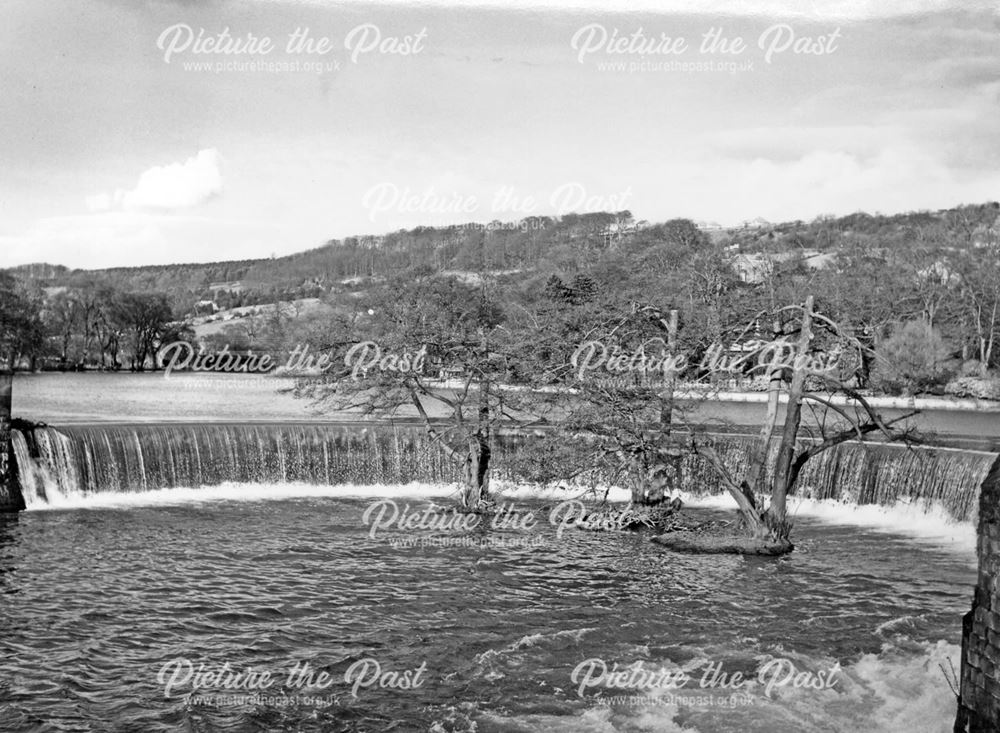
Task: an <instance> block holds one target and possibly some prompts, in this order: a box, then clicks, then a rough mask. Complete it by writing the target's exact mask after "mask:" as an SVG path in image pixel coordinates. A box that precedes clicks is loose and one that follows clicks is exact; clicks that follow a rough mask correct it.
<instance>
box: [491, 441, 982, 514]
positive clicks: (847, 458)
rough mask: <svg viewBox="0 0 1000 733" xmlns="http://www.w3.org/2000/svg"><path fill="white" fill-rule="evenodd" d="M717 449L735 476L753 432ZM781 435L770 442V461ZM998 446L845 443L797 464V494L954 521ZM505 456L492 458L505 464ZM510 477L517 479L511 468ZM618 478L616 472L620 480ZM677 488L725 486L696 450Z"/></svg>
mask: <svg viewBox="0 0 1000 733" xmlns="http://www.w3.org/2000/svg"><path fill="white" fill-rule="evenodd" d="M530 439H531V438H530V437H527V436H523V435H521V436H508V437H507V438H506V440H505V441H502V442H503V443H504V447H505V449H506V450H507V451H508V452H509V451H516V450H517V446H518V445H521V444H523V443H524V442H525V441H527V440H530ZM713 443H714V447H715V449H716V452H717V453H718V454H719V456H720V458H721V459H722V462H723V463H724V464H725V465H726V468H727V469H729V471H730V473H731V474H732V475H734V476H740V475H741V474H742V471H743V470H744V469H745V467H746V466H748V465H749V464H750V462H751V460H752V457H753V454H754V451H755V450H756V446H757V438H756V437H749V436H738V435H733V436H725V437H719V438H715V439H714V440H713ZM778 446H779V441H778V440H775V441H774V442H773V443H772V444H771V453H772V455H771V459H772V460H770V461H768V465H772V466H773V465H774V461H773V459H774V457H775V454H776V453H777V450H778ZM995 460H996V454H995V453H987V452H984V451H970V450H957V449H952V448H934V447H924V446H917V447H912V446H905V445H900V444H896V443H874V442H872V443H856V442H847V443H842V444H840V445H838V446H835V447H834V448H831V449H829V450H827V451H824V452H822V453H820V454H819V455H817V456H814V457H813V458H812V459H810V460H809V461H808V462H807V463H806V464H805V466H804V467H803V469H802V472H801V474H800V475H799V479H798V482H797V484H796V490H795V492H794V495H795V496H800V497H804V498H810V499H833V500H836V501H840V502H843V503H847V504H853V505H857V506H863V505H880V506H894V505H895V504H897V503H899V502H903V503H906V504H915V505H918V506H922V507H923V508H924V509H925V510H926V509H929V508H930V507H931V506H933V505H937V506H940V507H942V508H943V509H944V510H945V511H946V512H947V514H948V515H949V516H950V517H952V518H953V519H955V520H957V521H966V520H971V519H975V515H976V512H977V510H978V498H979V487H980V486H981V485H982V483H983V481H984V480H985V478H986V476H987V475H988V474H989V471H990V468H991V467H992V465H993V462H994V461H995ZM502 465H503V456H502V454H501V455H499V456H498V457H497V468H498V470H499V471H500V472H501V474H503V470H502ZM503 477H504V478H506V479H508V480H513V481H516V480H517V476H515V475H512V474H510V473H509V472H508V473H506V474H503ZM617 480H619V481H620V479H617ZM615 481H616V478H615V477H614V476H613V475H611V473H610V472H607V473H600V472H597V473H589V474H587V475H585V476H583V477H581V478H580V479H578V480H577V481H575V482H574V483H576V484H586V485H609V484H613V483H614V482H615ZM675 489H678V490H680V491H684V492H687V493H689V494H694V495H696V496H705V495H712V494H721V493H723V492H724V491H725V489H724V487H723V486H722V482H721V481H720V480H719V476H718V474H717V473H716V471H715V469H714V468H713V467H712V466H711V464H710V463H709V462H708V461H707V460H705V459H704V458H702V457H701V456H697V455H693V454H687V455H686V456H685V457H684V458H683V459H682V462H681V481H680V485H679V486H676V487H675Z"/></svg>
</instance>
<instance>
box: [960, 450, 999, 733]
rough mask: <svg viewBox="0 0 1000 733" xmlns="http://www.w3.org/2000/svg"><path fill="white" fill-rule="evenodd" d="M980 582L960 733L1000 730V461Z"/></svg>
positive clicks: (983, 519)
mask: <svg viewBox="0 0 1000 733" xmlns="http://www.w3.org/2000/svg"><path fill="white" fill-rule="evenodd" d="M978 537H979V542H978V554H979V577H978V579H977V581H976V591H975V595H974V597H973V601H972V610H971V611H969V612H968V613H967V614H965V617H964V618H963V619H962V665H961V673H960V677H961V680H960V693H959V701H958V716H957V719H956V721H955V731H956V733H959V732H961V733H995V732H996V731H1000V458H998V459H997V461H996V463H994V464H993V469H992V470H991V471H990V474H989V476H988V477H987V478H986V481H984V482H983V488H982V491H981V492H980V495H979V529H978Z"/></svg>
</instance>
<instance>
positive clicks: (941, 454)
mask: <svg viewBox="0 0 1000 733" xmlns="http://www.w3.org/2000/svg"><path fill="white" fill-rule="evenodd" d="M12 435H13V446H14V455H15V459H16V461H17V466H18V471H19V476H20V480H21V486H22V492H23V494H24V498H25V503H26V504H27V506H28V507H29V508H30V507H33V506H36V507H37V506H39V505H44V504H50V505H57V504H59V503H60V501H61V500H64V499H66V498H70V497H72V498H79V497H80V496H86V495H89V494H94V493H100V492H119V493H121V492H140V491H151V490H156V489H166V488H175V487H191V488H195V487H200V486H211V485H217V484H220V483H223V482H240V483H285V482H305V483H314V484H328V485H329V484H341V483H343V484H375V483H383V484H397V483H399V484H405V483H409V482H411V481H419V482H424V483H451V482H455V481H458V480H459V475H460V474H459V467H458V466H457V465H456V464H455V463H454V462H453V461H452V460H451V459H449V458H448V457H447V456H446V455H445V453H444V451H442V450H441V448H440V446H439V445H438V444H437V443H436V442H435V441H433V440H431V439H430V438H429V437H428V436H427V434H426V432H425V431H424V430H423V429H421V428H419V427H411V426H406V427H399V426H389V425H372V426H371V427H363V428H362V427H358V426H357V425H338V424H331V423H327V424H308V423H307V424H295V423H289V424H274V423H266V424H259V423H258V424H197V425H193V424H192V425H171V424H160V425H141V424H140V425H87V426H82V425H81V426H71V427H64V428H58V429H57V428H52V427H39V428H36V429H34V430H31V431H29V432H27V433H21V432H20V431H17V430H15V431H13V433H12ZM531 440H533V438H532V436H530V435H524V434H505V435H501V436H499V437H498V438H497V440H496V446H495V450H494V469H493V472H494V475H495V476H497V477H499V478H507V479H511V480H514V481H517V480H518V478H519V477H518V476H516V475H513V472H512V471H511V470H510V469H507V468H505V465H506V459H507V458H508V457H509V456H511V455H512V454H514V453H516V452H517V451H518V448H519V446H522V445H524V444H525V442H526V441H531ZM754 446H755V439H754V438H751V437H742V436H730V437H723V438H718V439H717V442H716V450H717V451H718V453H719V455H720V456H721V458H722V460H723V461H724V462H725V463H726V464H727V465H728V466H729V467H730V469H731V470H733V471H734V472H735V473H737V474H738V473H739V471H740V468H741V467H743V466H746V465H747V464H748V463H749V460H750V457H751V454H752V451H753V449H754ZM773 449H775V450H776V449H777V444H775V446H774V448H773ZM994 458H995V455H994V454H992V453H984V452H975V451H962V450H953V449H946V448H925V447H918V448H912V447H905V446H899V445H891V444H879V443H843V444H841V445H839V446H837V447H835V448H833V449H831V450H828V451H825V452H824V453H821V454H819V455H818V456H816V457H814V458H813V459H812V460H810V461H809V462H808V463H807V464H806V465H805V467H804V469H803V471H802V473H801V475H800V478H799V481H798V486H797V490H796V494H797V495H798V496H804V497H809V498H813V499H834V500H838V501H842V502H846V503H850V504H856V505H882V506H892V505H894V504H896V503H897V502H900V501H902V502H906V503H921V504H924V505H925V506H929V505H930V504H936V505H939V506H941V507H943V508H944V509H945V510H946V511H947V513H948V514H949V515H950V516H951V517H953V518H954V519H956V520H969V519H971V518H973V517H974V514H975V512H976V508H977V498H978V491H979V486H980V485H981V484H982V482H983V479H984V478H985V477H986V475H987V473H988V472H989V469H990V467H991V465H992V463H993V460H994ZM681 475H682V482H681V485H680V486H679V487H677V488H679V489H681V490H683V491H686V492H689V493H693V494H701V495H704V494H716V493H721V492H722V487H721V483H720V481H719V479H718V477H717V476H716V474H715V473H714V471H713V469H712V468H711V467H710V466H709V465H708V463H707V462H706V461H704V460H703V459H702V458H700V457H698V456H694V455H688V456H686V457H685V458H684V459H683V463H682V471H681ZM613 478H614V477H612V476H611V475H610V474H609V475H607V476H599V475H591V476H588V477H587V481H589V482H591V483H604V484H609V483H613Z"/></svg>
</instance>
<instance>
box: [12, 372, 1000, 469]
mask: <svg viewBox="0 0 1000 733" xmlns="http://www.w3.org/2000/svg"><path fill="white" fill-rule="evenodd" d="M293 384H294V382H293V380H291V379H282V378H275V377H259V376H257V377H255V376H232V375H220V374H175V375H172V376H171V377H170V378H169V379H167V378H165V377H164V376H163V374H104V373H91V374H55V373H47V374H18V375H17V376H16V377H15V380H14V415H15V416H20V417H25V418H28V419H31V420H36V421H43V422H48V423H52V424H54V425H62V424H67V423H79V422H165V421H178V420H183V421H197V420H212V421H218V420H304V419H322V418H323V417H324V416H323V415H322V414H321V413H319V412H317V410H316V409H315V408H314V407H313V405H311V404H310V403H309V402H308V401H307V400H299V399H295V398H294V397H293V396H292V395H291V392H290V390H291V388H292V386H293ZM903 412H904V411H903V410H899V409H884V410H882V413H883V415H884V416H885V417H886V418H887V419H891V418H893V417H897V416H898V415H900V414H903ZM905 412H908V410H907V411H905ZM764 413H765V405H763V404H760V403H750V404H747V403H740V402H707V403H704V404H702V405H700V406H699V407H698V408H697V410H696V411H695V412H694V413H693V414H692V415H691V416H690V418H689V419H691V420H693V421H696V422H699V423H704V424H706V425H709V426H718V427H719V428H721V429H725V430H732V429H736V430H740V428H741V427H743V428H745V427H746V426H751V432H753V433H754V434H756V431H757V429H758V427H759V424H760V421H761V420H762V419H763V417H764ZM403 414H406V415H409V414H410V413H409V412H407V411H404V413H403ZM414 415H415V413H414ZM805 419H806V421H807V422H808V420H809V415H808V414H807V415H806V416H805ZM916 425H917V426H918V427H919V428H920V429H921V430H923V431H927V432H931V433H936V434H938V435H940V436H941V438H942V439H943V440H944V442H945V443H947V444H949V445H961V446H962V447H967V448H975V449H978V450H989V451H1000V409H998V410H996V411H992V412H969V411H960V410H924V411H923V413H922V414H921V415H920V416H919V417H918V418H917V422H916Z"/></svg>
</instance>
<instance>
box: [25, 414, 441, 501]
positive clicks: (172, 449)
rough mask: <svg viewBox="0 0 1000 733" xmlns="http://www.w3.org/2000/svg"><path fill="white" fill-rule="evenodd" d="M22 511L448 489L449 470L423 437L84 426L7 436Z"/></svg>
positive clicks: (284, 428)
mask: <svg viewBox="0 0 1000 733" xmlns="http://www.w3.org/2000/svg"><path fill="white" fill-rule="evenodd" d="M14 435H15V438H14V441H15V443H14V445H15V454H16V457H17V465H18V473H19V476H20V480H21V485H22V492H23V494H24V497H25V504H26V505H27V506H28V508H31V507H32V506H38V505H40V504H58V503H59V500H60V499H62V498H66V497H74V498H77V497H80V496H86V495H88V494H94V493H103V492H114V493H123V492H140V491H150V490H154V489H165V488H175V487H198V486H208V485H215V484H220V483H223V482H226V481H233V482H245V483H287V482H296V481H301V482H307V483H317V484H337V483H353V484H372V483H408V482H410V481H422V482H427V483H436V482H437V483H447V482H451V481H455V480H457V478H458V470H457V467H456V466H454V465H453V463H452V462H451V460H450V459H449V458H448V457H447V456H446V455H445V454H444V452H443V451H442V450H441V449H440V447H439V446H438V445H437V444H435V443H432V441H431V440H430V439H429V438H428V437H427V436H426V434H425V433H424V431H422V430H418V429H414V428H393V427H385V426H379V427H377V428H376V427H372V428H362V429H359V428H357V427H348V426H337V425H308V424H250V425H91V426H72V427H64V428H58V429H57V428H52V427H43V428H36V429H34V430H32V431H31V432H30V433H29V434H27V435H24V434H22V433H20V432H19V431H15V432H14Z"/></svg>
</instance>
